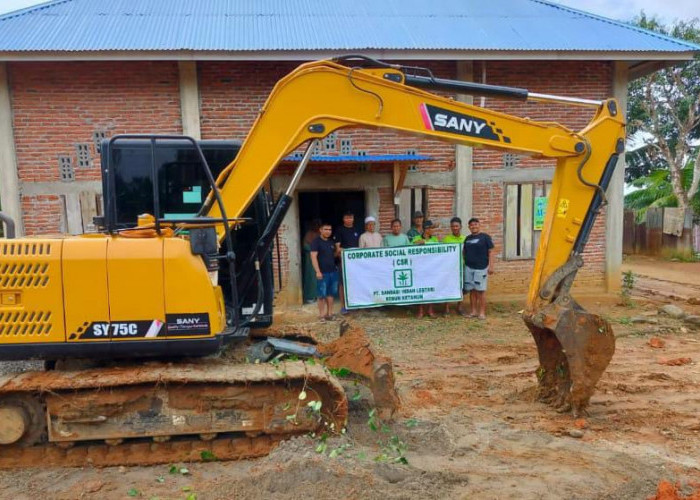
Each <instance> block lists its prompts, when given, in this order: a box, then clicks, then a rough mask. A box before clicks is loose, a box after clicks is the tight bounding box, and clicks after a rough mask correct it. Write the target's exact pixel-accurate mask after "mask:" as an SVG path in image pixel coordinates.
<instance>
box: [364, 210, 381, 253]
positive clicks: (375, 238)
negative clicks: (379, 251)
mask: <svg viewBox="0 0 700 500" xmlns="http://www.w3.org/2000/svg"><path fill="white" fill-rule="evenodd" d="M376 225H377V219H375V218H374V217H372V216H371V215H369V216H367V217H365V232H364V233H362V234H361V235H360V248H376V247H380V246H382V235H381V234H379V233H375V232H374V228H375V227H376Z"/></svg>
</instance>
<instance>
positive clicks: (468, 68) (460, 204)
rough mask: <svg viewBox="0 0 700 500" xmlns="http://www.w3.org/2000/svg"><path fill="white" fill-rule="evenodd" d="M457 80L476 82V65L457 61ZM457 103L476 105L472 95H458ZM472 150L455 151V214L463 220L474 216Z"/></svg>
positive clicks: (466, 147)
mask: <svg viewBox="0 0 700 500" xmlns="http://www.w3.org/2000/svg"><path fill="white" fill-rule="evenodd" d="M457 79H458V80H463V81H468V82H471V81H473V80H474V65H473V63H472V62H471V61H457ZM457 101H459V102H463V103H466V104H474V98H473V97H472V96H470V95H464V94H457ZM473 185H474V181H473V178H472V148H470V147H468V146H457V149H456V151H455V207H454V208H455V214H456V215H457V216H458V217H461V218H462V220H463V221H464V220H468V219H469V217H471V215H472V190H473Z"/></svg>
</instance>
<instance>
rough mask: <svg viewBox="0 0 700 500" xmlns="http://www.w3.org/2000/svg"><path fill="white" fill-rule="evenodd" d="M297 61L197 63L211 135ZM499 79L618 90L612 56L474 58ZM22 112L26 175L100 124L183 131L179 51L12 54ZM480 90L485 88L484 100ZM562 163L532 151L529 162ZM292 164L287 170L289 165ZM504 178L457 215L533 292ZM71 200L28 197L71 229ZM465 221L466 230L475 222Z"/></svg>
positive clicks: (238, 125) (446, 157) (553, 115)
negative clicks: (512, 247) (507, 220)
mask: <svg viewBox="0 0 700 500" xmlns="http://www.w3.org/2000/svg"><path fill="white" fill-rule="evenodd" d="M417 64H424V65H427V66H430V67H431V68H432V70H433V71H434V72H435V74H436V76H440V77H447V78H451V77H455V74H456V65H455V63H454V62H436V63H417ZM295 65H296V64H295V63H286V62H284V63H283V62H213V61H202V62H199V63H198V65H197V66H198V79H199V92H200V112H201V131H202V137H203V138H204V139H214V138H219V139H244V138H245V136H246V134H247V132H248V130H249V128H250V126H251V125H252V123H253V121H254V119H255V117H256V115H257V113H258V111H259V109H260V107H261V106H262V105H263V103H264V101H265V99H266V97H267V95H268V93H269V91H270V90H271V89H272V87H273V86H274V84H275V82H276V81H277V80H278V79H279V78H280V77H282V76H284V75H285V74H287V73H288V72H289V71H290V70H291V69H293V68H294V67H295ZM484 70H485V77H486V78H485V81H486V83H490V84H500V85H513V86H518V87H525V88H528V89H529V90H531V91H534V92H540V93H552V94H560V95H571V96H579V97H588V98H594V99H600V98H604V97H607V96H609V95H610V94H611V92H612V88H611V79H612V75H611V71H612V67H611V65H610V64H609V63H604V62H580V61H577V62H571V61H556V62H553V61H546V62H537V61H527V62H525V61H523V62H506V61H489V62H487V63H475V65H474V75H475V79H476V80H477V81H480V80H481V77H482V75H483V74H484ZM9 73H10V81H11V92H12V106H13V123H14V127H15V141H16V145H17V159H18V167H19V175H20V179H21V181H24V182H32V181H56V180H58V179H59V174H58V161H57V157H58V155H63V154H67V155H71V156H72V157H73V158H74V160H75V147H74V144H75V143H77V142H81V143H92V133H93V131H94V130H95V129H96V128H104V129H106V130H107V131H108V133H109V134H110V135H113V134H116V133H122V132H132V133H138V132H142V133H145V132H156V133H180V132H181V130H182V125H181V120H180V103H179V88H178V73H177V64H176V63H175V62H119V63H117V62H56V63H11V64H10V65H9ZM480 102H481V100H480V99H479V98H476V99H475V103H476V104H479V103H480ZM486 106H487V107H489V108H491V109H495V110H498V111H503V112H506V113H509V114H514V115H520V116H527V117H530V118H532V119H536V120H556V121H559V122H561V123H563V124H565V125H567V126H570V127H573V128H576V129H578V128H581V127H583V126H584V125H585V124H586V123H587V122H588V120H589V118H590V112H589V111H587V110H586V109H584V108H575V107H565V106H552V105H544V104H523V103H517V102H512V101H499V100H493V99H486ZM338 136H339V137H338V139H341V138H345V137H349V138H352V141H353V150H355V151H357V150H363V151H366V152H367V154H384V153H403V152H405V151H406V150H408V149H415V150H417V152H418V153H420V154H427V155H430V156H431V157H432V158H433V161H431V162H426V163H421V164H420V165H419V170H420V171H421V172H445V171H450V170H452V169H453V168H454V154H455V152H454V146H452V145H450V144H446V143H442V142H438V141H428V140H423V139H420V138H416V137H413V136H402V135H398V134H395V133H392V132H387V131H367V130H358V129H354V130H342V131H339V133H338ZM91 152H92V155H93V167H92V168H89V169H81V168H78V167H77V165H76V166H75V172H76V179H77V180H97V179H99V160H98V159H97V158H96V153H95V151H94V149H93V150H92V151H91ZM473 158H474V168H475V169H489V168H501V166H502V155H501V153H499V152H494V151H486V150H482V149H478V150H475V151H474V155H473ZM543 165H549V166H553V163H552V162H543V161H541V160H533V159H528V158H523V159H521V161H520V167H521V168H527V167H531V166H543ZM289 170H290V169H289V168H285V169H284V172H285V173H288V172H289ZM358 170H359V167H357V166H347V165H346V166H343V167H342V168H339V167H338V166H332V165H331V166H326V165H324V166H314V167H312V168H310V170H309V172H308V173H307V175H323V176H324V177H327V179H328V182H327V184H328V187H329V188H332V187H333V186H342V182H343V177H344V176H345V175H348V174H350V173H353V172H356V171H358ZM388 171H390V167H387V166H371V167H370V170H369V172H377V173H379V172H388ZM503 195H504V189H503V185H502V183H500V182H498V183H475V184H474V192H473V200H474V203H473V212H472V214H456V215H459V216H460V217H462V219H463V220H464V221H465V222H466V219H467V218H468V217H470V216H478V217H480V218H482V220H483V228H484V230H485V231H486V232H488V233H490V234H491V235H492V236H493V238H494V243H495V244H496V255H497V256H499V262H498V264H497V267H496V275H495V276H494V278H493V285H494V286H493V290H494V291H496V292H498V291H502V292H511V291H512V292H523V291H524V290H525V289H526V287H527V286H526V285H527V283H528V281H529V274H530V272H531V268H532V261H510V262H504V261H501V260H500V256H501V255H502V253H503V211H504V207H503V205H504V199H503ZM427 196H428V203H429V206H428V212H429V216H430V217H431V218H433V219H434V220H437V221H439V222H440V223H441V225H442V227H441V229H440V230H439V231H438V234H439V235H440V236H444V235H445V234H447V232H448V230H449V229H448V226H447V223H448V221H449V219H450V217H452V216H453V215H455V214H454V213H453V210H454V208H453V207H454V198H455V191H454V189H453V188H428V189H427ZM379 199H380V206H379V214H378V215H379V223H380V231H381V232H383V233H386V232H387V231H388V230H389V221H390V220H391V219H392V218H393V216H394V206H393V200H392V194H391V190H390V189H389V188H381V189H379ZM62 204H63V200H62V199H61V198H60V197H59V196H56V195H46V196H43V195H42V196H32V197H30V196H25V197H23V199H22V205H23V209H24V211H25V226H26V228H27V232H28V233H29V234H41V233H47V232H55V231H58V230H59V228H60V219H61V217H60V215H61V213H62V210H63V205H62ZM604 220H605V218H604V215H601V217H600V218H599V222H598V223H597V224H596V226H595V228H594V230H593V234H592V236H591V241H590V243H589V246H588V249H589V250H588V251H587V252H586V256H585V258H586V261H587V264H588V265H587V266H586V268H584V271H582V273H581V276H580V279H579V283H581V284H583V285H585V286H588V285H596V286H597V285H601V284H602V283H603V274H602V270H603V268H604V251H605V242H604ZM465 232H466V229H465ZM281 250H282V260H283V264H282V268H283V275H284V278H283V281H284V282H286V281H287V279H288V276H287V274H288V272H287V271H288V262H289V260H288V255H287V248H286V247H283V248H281Z"/></svg>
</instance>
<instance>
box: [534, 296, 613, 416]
mask: <svg viewBox="0 0 700 500" xmlns="http://www.w3.org/2000/svg"><path fill="white" fill-rule="evenodd" d="M523 319H524V320H525V323H526V324H527V326H528V328H529V329H530V333H532V336H533V337H534V339H535V343H536V344H537V352H538V355H539V361H540V367H539V368H538V370H537V378H538V382H539V386H538V391H537V399H538V400H540V401H543V402H546V403H549V404H551V405H553V406H554V407H555V408H557V410H558V411H561V412H565V411H571V412H572V413H573V415H574V416H579V415H581V414H582V413H583V412H584V411H585V408H586V407H587V406H588V403H589V401H590V399H591V395H592V394H593V391H594V389H595V385H596V384H597V383H598V380H599V379H600V377H601V375H602V374H603V372H604V371H605V369H606V368H607V366H608V364H609V363H610V360H611V359H612V356H613V354H614V352H615V336H614V335H613V331H612V328H611V327H610V324H609V323H608V322H607V321H605V320H604V319H603V318H601V317H600V316H598V315H595V314H591V313H589V312H587V311H585V310H584V309H583V308H582V307H581V306H579V305H578V304H577V303H576V302H574V301H573V300H571V301H570V305H565V306H562V305H560V304H556V303H555V304H550V305H548V306H546V307H545V308H543V309H542V310H541V311H539V312H537V313H535V314H532V313H527V312H526V313H525V314H524V316H523Z"/></svg>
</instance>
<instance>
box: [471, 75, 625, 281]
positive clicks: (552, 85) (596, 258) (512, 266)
mask: <svg viewBox="0 0 700 500" xmlns="http://www.w3.org/2000/svg"><path fill="white" fill-rule="evenodd" d="M484 70H485V76H486V78H485V83H488V84H493V85H508V86H515V87H522V88H526V89H528V90H529V91H531V92H537V93H542V94H555V95H563V96H571V97H583V98H588V99H604V98H607V97H610V96H611V95H612V65H611V64H610V63H606V62H585V61H557V62H550V61H541V62H539V61H517V62H512V61H509V62H505V61H489V62H486V63H476V64H475V66H474V76H475V80H478V81H482V76H483V75H484ZM474 102H475V104H477V105H480V104H481V99H480V98H476V99H475V100H474ZM485 107H487V108H490V109H493V110H496V111H500V112H504V113H508V114H511V115H516V116H522V117H528V118H531V119H533V120H539V121H557V122H559V123H561V124H562V125H565V126H567V127H570V128H572V129H574V130H580V129H582V128H583V127H584V126H585V125H586V124H587V123H588V121H589V120H590V119H591V118H592V117H593V110H590V109H587V108H579V107H574V106H562V105H553V104H544V103H521V102H514V101H505V100H498V99H485ZM502 157H503V155H502V153H500V152H498V151H494V150H491V151H489V150H484V149H476V150H474V154H473V163H474V169H475V170H476V169H490V168H502V166H503V161H502ZM554 165H555V162H554V161H551V160H541V159H535V158H530V157H519V161H518V167H519V168H528V167H544V166H549V167H554ZM473 198H474V203H473V213H472V214H471V215H473V216H475V217H479V218H480V219H481V221H482V228H483V230H484V232H487V233H489V234H490V235H491V236H492V238H493V241H494V245H495V246H496V249H495V255H496V257H497V265H496V273H495V274H494V275H493V277H492V279H491V284H492V289H493V290H494V291H496V292H502V293H520V292H522V291H524V290H526V289H527V287H528V284H529V278H530V274H531V272H532V267H533V264H534V261H533V260H513V261H504V260H503V259H502V256H503V236H504V226H503V213H504V189H503V185H502V184H501V183H475V184H474V191H473ZM584 262H585V266H584V268H583V269H582V270H581V271H580V272H579V275H578V277H577V280H576V285H575V286H576V287H578V288H601V287H603V286H604V269H605V213H604V212H603V213H601V214H600V215H599V217H598V219H597V221H596V224H595V226H594V227H593V231H592V233H591V237H590V238H589V242H588V245H587V247H586V251H585V252H584Z"/></svg>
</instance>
